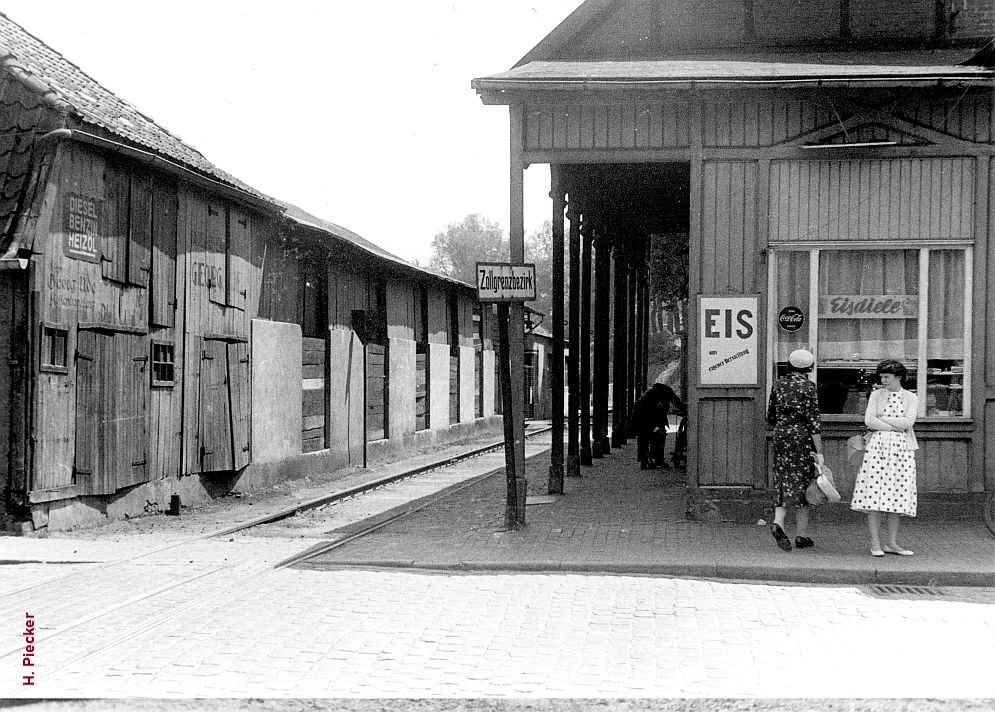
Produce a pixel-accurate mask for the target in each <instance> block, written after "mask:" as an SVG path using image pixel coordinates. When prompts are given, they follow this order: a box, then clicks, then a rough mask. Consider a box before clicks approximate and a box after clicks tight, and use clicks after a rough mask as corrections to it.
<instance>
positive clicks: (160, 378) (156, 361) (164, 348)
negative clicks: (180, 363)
mask: <svg viewBox="0 0 995 712" xmlns="http://www.w3.org/2000/svg"><path fill="white" fill-rule="evenodd" d="M175 384H176V352H175V349H174V347H173V345H172V344H167V343H162V342H159V341H153V342H152V385H153V386H163V387H170V388H171V387H172V386H174V385H175Z"/></svg>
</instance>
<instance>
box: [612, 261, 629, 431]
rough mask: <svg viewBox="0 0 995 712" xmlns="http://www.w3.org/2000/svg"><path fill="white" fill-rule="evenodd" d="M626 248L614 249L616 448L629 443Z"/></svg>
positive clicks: (613, 396)
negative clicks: (627, 416) (626, 420)
mask: <svg viewBox="0 0 995 712" xmlns="http://www.w3.org/2000/svg"><path fill="white" fill-rule="evenodd" d="M625 253H626V249H625V247H624V245H623V244H621V243H619V244H616V245H615V246H614V249H613V250H612V257H613V258H614V260H613V261H614V264H615V324H614V326H615V328H614V332H615V333H614V334H613V335H612V336H613V338H612V365H613V368H612V436H611V437H612V447H622V446H623V445H625V419H626V408H625V407H626V401H627V398H626V391H627V387H626V384H627V382H628V378H627V377H626V374H625V367H626V365H627V361H628V349H627V348H626V346H627V344H628V335H627V334H626V326H628V321H629V320H628V317H627V316H626V310H627V304H626V297H627V296H628V294H629V290H628V269H627V266H626V260H625Z"/></svg>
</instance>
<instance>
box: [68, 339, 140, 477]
mask: <svg viewBox="0 0 995 712" xmlns="http://www.w3.org/2000/svg"><path fill="white" fill-rule="evenodd" d="M148 390H149V376H148V354H146V353H145V339H144V338H143V337H141V336H135V335H132V334H120V333H118V334H113V333H105V332H95V331H88V330H81V331H79V333H78V335H77V340H76V455H75V464H74V472H73V476H74V478H75V483H76V484H78V485H79V486H80V491H81V493H82V494H113V493H114V492H116V491H117V490H118V489H121V488H122V487H128V486H130V485H135V484H139V483H142V482H147V481H148V479H149V478H148V456H147V454H148Z"/></svg>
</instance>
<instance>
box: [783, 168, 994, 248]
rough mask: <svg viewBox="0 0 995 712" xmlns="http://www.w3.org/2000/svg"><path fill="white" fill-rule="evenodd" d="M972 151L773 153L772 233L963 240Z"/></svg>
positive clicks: (970, 222)
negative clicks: (855, 155)
mask: <svg viewBox="0 0 995 712" xmlns="http://www.w3.org/2000/svg"><path fill="white" fill-rule="evenodd" d="M974 170H975V166H974V159H971V158H891V159H874V160H852V161H839V160H835V161H833V160H821V161H797V160H795V161H771V163H770V241H771V242H797V241H802V242H804V241H812V240H819V241H825V240H834V241H835V240H839V241H859V240H895V241H908V240H917V239H924V238H926V239H931V240H964V239H971V237H972V236H973V233H974Z"/></svg>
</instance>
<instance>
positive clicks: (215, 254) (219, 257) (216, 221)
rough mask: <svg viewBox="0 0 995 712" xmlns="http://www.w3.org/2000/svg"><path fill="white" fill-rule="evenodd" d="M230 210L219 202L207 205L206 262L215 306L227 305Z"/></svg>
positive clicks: (211, 296)
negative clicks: (226, 283)
mask: <svg viewBox="0 0 995 712" xmlns="http://www.w3.org/2000/svg"><path fill="white" fill-rule="evenodd" d="M227 222H228V210H227V208H226V207H225V206H224V205H222V204H221V203H220V202H218V201H214V200H211V201H208V203H207V244H206V245H205V248H206V252H205V254H204V262H205V263H206V264H207V266H208V273H207V280H208V283H207V285H208V286H207V293H208V297H209V298H210V300H211V301H212V302H214V303H215V304H222V305H224V304H227V298H226V296H225V295H226V292H225V289H226V285H225V282H226V281H227V279H226V277H227V271H228V270H227V269H226V265H227V260H228V225H227Z"/></svg>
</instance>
